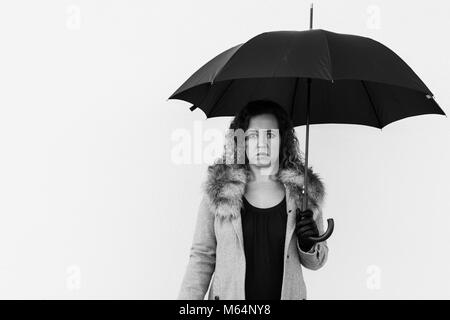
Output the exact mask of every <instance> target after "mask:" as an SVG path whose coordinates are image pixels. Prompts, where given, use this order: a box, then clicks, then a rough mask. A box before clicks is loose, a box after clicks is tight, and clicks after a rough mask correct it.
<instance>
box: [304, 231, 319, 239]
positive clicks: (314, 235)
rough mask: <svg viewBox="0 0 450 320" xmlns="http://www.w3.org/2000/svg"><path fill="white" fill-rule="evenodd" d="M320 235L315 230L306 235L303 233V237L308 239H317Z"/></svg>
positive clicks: (307, 232)
mask: <svg viewBox="0 0 450 320" xmlns="http://www.w3.org/2000/svg"><path fill="white" fill-rule="evenodd" d="M318 235H319V233H318V232H316V231H315V230H308V231H306V232H305V233H302V237H304V238H306V237H311V236H312V237H317V236H318Z"/></svg>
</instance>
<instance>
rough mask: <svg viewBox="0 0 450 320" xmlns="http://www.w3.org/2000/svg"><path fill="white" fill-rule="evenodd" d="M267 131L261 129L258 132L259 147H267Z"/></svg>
mask: <svg viewBox="0 0 450 320" xmlns="http://www.w3.org/2000/svg"><path fill="white" fill-rule="evenodd" d="M268 140H269V139H267V131H266V130H261V132H260V133H259V134H258V147H267V146H268V144H267V141H268Z"/></svg>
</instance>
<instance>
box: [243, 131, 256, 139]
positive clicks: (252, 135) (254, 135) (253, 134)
mask: <svg viewBox="0 0 450 320" xmlns="http://www.w3.org/2000/svg"><path fill="white" fill-rule="evenodd" d="M256 136H257V134H256V132H250V133H247V135H246V136H245V137H246V138H254V137H256Z"/></svg>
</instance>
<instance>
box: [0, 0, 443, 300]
mask: <svg viewBox="0 0 450 320" xmlns="http://www.w3.org/2000/svg"><path fill="white" fill-rule="evenodd" d="M310 3H311V1H300V0H295V1H294V0H292V1H279V0H277V1H275V0H270V1H269V0H259V1H256V0H255V1H248V0H246V1H242V0H232V1H231V0H230V1H211V0H208V1H206V0H203V1H197V0H196V1H181V0H179V1H170V0H164V1H144V0H141V1H137V0H128V1H125V0H121V1H112V0H102V1H100V0H96V1H93V0H89V1H88V0H85V1H81V0H78V1H77V0H73V1H68V0H67V1H62V0H58V1H56V0H54V1H49V0H47V1H31V0H29V1H23V0H22V1H17V0H16V1H12V0H10V1H2V2H1V4H0V39H1V49H0V148H1V153H0V298H4V299H5V298H6V299H15V298H25V299H36V298H37V299H51V298H56V299H79V298H88V299H90V298H94V299H97V298H102V299H103V298H105V299H106V298H112V299H119V298H124V299H174V298H176V296H177V294H178V290H179V288H180V285H181V279H182V277H183V274H184V272H185V267H186V265H187V262H188V258H189V249H190V245H191V241H192V236H193V230H194V224H195V218H196V214H197V209H198V205H199V203H200V198H201V193H200V190H201V189H200V185H201V183H202V181H203V180H204V178H205V176H206V171H205V170H206V167H207V165H208V162H207V161H205V159H200V160H201V161H195V160H194V159H192V161H188V162H187V163H183V164H177V163H176V162H175V161H174V156H173V151H174V148H175V147H176V146H177V145H178V144H179V141H177V140H174V139H173V137H174V134H175V133H176V132H180V130H186V131H185V133H186V134H188V135H191V136H192V143H193V145H192V150H193V152H194V148H198V149H195V150H197V151H198V150H200V152H201V151H202V150H204V148H205V147H206V145H207V141H205V140H204V139H202V136H201V135H202V134H203V133H204V132H205V130H208V129H215V130H225V128H226V127H227V126H228V124H229V121H230V120H231V118H228V117H227V118H214V119H208V120H207V121H205V115H204V114H203V113H202V111H201V110H199V109H197V110H195V111H194V112H191V111H190V110H189V109H188V107H189V106H190V104H189V103H187V102H183V101H179V100H169V101H167V98H168V97H169V96H170V95H171V94H172V93H173V92H174V91H175V90H176V89H177V88H178V87H179V86H180V85H181V84H182V83H183V82H184V81H185V80H186V79H187V78H188V77H189V76H190V75H191V74H192V73H193V72H195V71H196V70H197V69H198V68H199V67H200V66H202V65H203V64H204V63H206V62H207V61H209V60H210V59H211V58H212V57H214V56H215V55H217V54H218V53H220V52H222V51H224V50H226V49H228V48H230V47H232V46H234V45H236V44H239V43H242V42H245V41H247V40H248V39H250V38H251V37H253V36H256V35H257V34H259V33H262V32H265V31H274V30H304V29H308V28H309V6H310ZM449 14H450V7H449V5H448V1H443V0H442V1H361V0H359V1H314V27H315V28H321V29H327V30H330V31H334V32H339V33H351V34H358V35H362V36H368V37H371V38H373V39H375V40H377V41H380V42H382V43H383V44H385V45H387V46H388V47H390V48H391V49H392V50H394V51H395V52H396V53H397V54H399V55H400V57H402V58H403V59H404V60H405V61H406V62H407V63H408V64H409V65H410V66H411V67H412V68H413V69H414V70H415V71H416V73H417V74H418V75H419V76H420V77H421V78H422V80H423V81H424V82H425V83H426V84H427V86H428V87H429V88H430V89H431V91H432V92H433V93H434V95H435V99H436V101H437V102H438V103H439V104H440V106H441V107H442V109H443V110H444V111H445V112H446V113H448V112H449V111H450V110H449V109H448V106H449V104H450V94H449V90H448V81H449V80H448V79H449V78H448V75H449V71H450V59H449V55H450V45H449V41H448V40H447V36H448V35H447V33H448V30H450V20H449V19H448V17H449ZM196 126H198V127H196ZM195 128H200V130H201V131H200V133H201V135H200V138H196V137H194V135H195V134H194V131H195V130H196V129H195ZM181 132H182V131H181ZM297 132H298V137H299V139H300V143H301V148H302V150H304V127H299V128H297ZM449 138H450V122H449V119H448V118H447V117H445V116H440V115H425V116H418V117H411V118H408V119H403V120H401V121H398V122H395V123H392V124H390V125H388V126H387V127H385V128H384V129H383V130H379V129H375V128H370V127H366V126H356V125H337V124H327V125H313V126H311V127H310V158H309V162H310V165H312V166H313V168H314V170H315V171H316V172H318V173H319V174H320V176H321V177H323V179H324V182H325V184H326V187H327V192H328V193H327V199H326V202H325V207H324V215H325V218H329V217H333V218H334V219H335V223H336V228H335V232H334V234H333V236H332V238H330V239H329V240H328V245H329V248H330V251H329V257H328V262H327V264H326V265H325V266H324V267H323V268H322V269H320V270H317V271H309V270H306V271H305V281H306V285H307V288H308V298H309V299H350V298H353V299H417V298H423V299H431V298H438V299H442V298H446V299H449V298H450V273H449V272H448V270H450V250H449V249H450V235H449V228H450V202H449V197H450V193H449V190H450V188H449V177H450V169H449V166H448V164H449V163H450V149H449ZM194 146H195V147H194ZM197 151H195V152H197Z"/></svg>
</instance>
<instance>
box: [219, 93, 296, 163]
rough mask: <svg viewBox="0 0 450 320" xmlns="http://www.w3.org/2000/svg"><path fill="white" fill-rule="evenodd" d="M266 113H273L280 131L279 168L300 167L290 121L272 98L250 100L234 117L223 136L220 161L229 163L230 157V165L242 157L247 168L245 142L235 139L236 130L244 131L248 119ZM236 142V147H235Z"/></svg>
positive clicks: (247, 124) (247, 125)
mask: <svg viewBox="0 0 450 320" xmlns="http://www.w3.org/2000/svg"><path fill="white" fill-rule="evenodd" d="M267 113H268V114H273V115H274V116H275V118H276V119H277V121H278V128H279V132H280V154H279V161H280V165H279V170H280V169H295V170H301V169H302V167H303V157H302V155H301V152H300V147H299V142H298V139H297V136H296V134H295V129H294V127H293V125H292V121H291V119H290V118H289V116H288V114H287V112H286V111H285V109H284V108H283V107H282V106H280V105H279V104H278V103H276V102H274V101H272V100H253V101H250V102H248V103H247V104H246V105H245V106H244V107H243V108H242V109H241V110H240V111H239V113H238V114H237V115H236V116H235V117H234V119H233V120H232V121H231V123H230V127H229V129H228V133H227V134H226V137H225V146H224V149H225V150H224V153H223V155H222V157H221V159H220V161H222V163H226V164H230V161H228V160H229V159H230V158H231V159H232V160H231V165H235V164H237V163H241V164H242V160H241V161H238V159H239V158H241V159H242V157H244V158H245V159H244V163H243V165H244V166H245V167H246V168H247V169H248V168H249V161H248V158H247V155H246V153H245V143H239V142H238V141H236V139H235V138H237V137H236V131H238V130H242V132H246V131H247V129H248V127H249V123H250V119H251V118H252V117H253V116H256V115H259V114H267ZM236 144H237V148H236V147H235V146H236ZM230 152H231V153H230Z"/></svg>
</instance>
